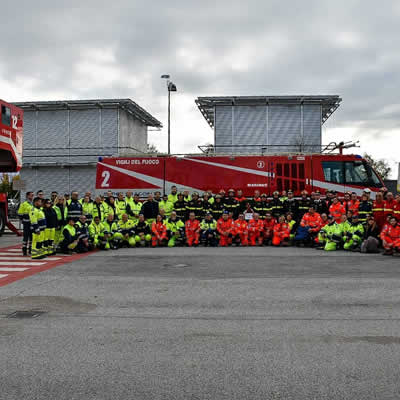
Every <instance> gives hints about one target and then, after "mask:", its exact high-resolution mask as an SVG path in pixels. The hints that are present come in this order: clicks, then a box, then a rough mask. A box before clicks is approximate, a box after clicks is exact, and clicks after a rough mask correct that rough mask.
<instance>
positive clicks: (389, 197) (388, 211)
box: [384, 192, 396, 217]
mask: <svg viewBox="0 0 400 400" xmlns="http://www.w3.org/2000/svg"><path fill="white" fill-rule="evenodd" d="M395 204H396V201H395V200H394V197H393V193H392V192H388V193H386V200H385V203H384V212H385V217H388V216H389V215H393V207H394V205H395Z"/></svg>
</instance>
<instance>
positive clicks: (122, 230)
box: [114, 214, 136, 247]
mask: <svg viewBox="0 0 400 400" xmlns="http://www.w3.org/2000/svg"><path fill="white" fill-rule="evenodd" d="M117 226H118V232H116V233H115V234H114V240H116V241H118V242H119V244H120V245H121V246H127V247H135V244H136V240H135V237H134V223H133V221H132V220H130V219H128V214H122V219H121V220H120V221H118V224H117Z"/></svg>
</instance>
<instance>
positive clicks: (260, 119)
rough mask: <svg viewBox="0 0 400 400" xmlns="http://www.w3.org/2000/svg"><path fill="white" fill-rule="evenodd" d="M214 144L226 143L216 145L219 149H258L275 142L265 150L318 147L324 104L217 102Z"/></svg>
mask: <svg viewBox="0 0 400 400" xmlns="http://www.w3.org/2000/svg"><path fill="white" fill-rule="evenodd" d="M215 144H216V145H217V146H221V145H223V146H227V147H221V148H218V147H217V148H216V151H217V152H220V153H222V152H242V153H259V152H260V151H261V148H262V146H263V145H264V146H265V145H269V146H272V147H265V150H264V152H268V151H270V152H277V151H299V150H300V146H302V147H301V149H302V150H303V151H315V150H316V148H317V147H319V146H320V145H321V106H320V105H315V104H304V105H303V106H301V105H300V104H298V105H268V106H267V105H264V106H263V105H261V106H217V107H216V110H215ZM230 145H239V146H240V147H237V148H235V147H230ZM249 145H253V147H252V146H249ZM255 145H258V146H255ZM282 145H284V146H282ZM307 145H308V146H307ZM254 146H255V147H254ZM281 146H282V147H281ZM287 146H289V147H287Z"/></svg>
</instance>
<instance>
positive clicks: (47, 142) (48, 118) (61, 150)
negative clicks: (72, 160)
mask: <svg viewBox="0 0 400 400" xmlns="http://www.w3.org/2000/svg"><path fill="white" fill-rule="evenodd" d="M68 144H69V137H68V111H67V110H59V111H40V112H39V113H38V135H37V146H38V148H39V149H40V148H47V149H54V150H53V151H49V150H38V152H37V154H38V159H37V161H66V160H67V159H68V157H67V154H66V152H65V149H67V148H68ZM49 155H50V156H51V157H49ZM40 156H44V157H40Z"/></svg>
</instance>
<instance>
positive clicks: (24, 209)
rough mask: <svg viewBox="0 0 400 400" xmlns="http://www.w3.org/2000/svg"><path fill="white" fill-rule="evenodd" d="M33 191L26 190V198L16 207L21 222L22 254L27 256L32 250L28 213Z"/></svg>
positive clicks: (31, 205)
mask: <svg viewBox="0 0 400 400" xmlns="http://www.w3.org/2000/svg"><path fill="white" fill-rule="evenodd" d="M33 196H34V194H33V192H26V196H25V198H26V200H25V201H24V202H23V203H22V204H21V205H20V206H19V208H18V217H19V219H20V221H21V223H22V227H23V236H22V255H23V256H27V255H28V254H29V255H30V254H31V251H32V230H31V223H30V220H29V213H30V212H31V209H32V207H33V204H32V200H33Z"/></svg>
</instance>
